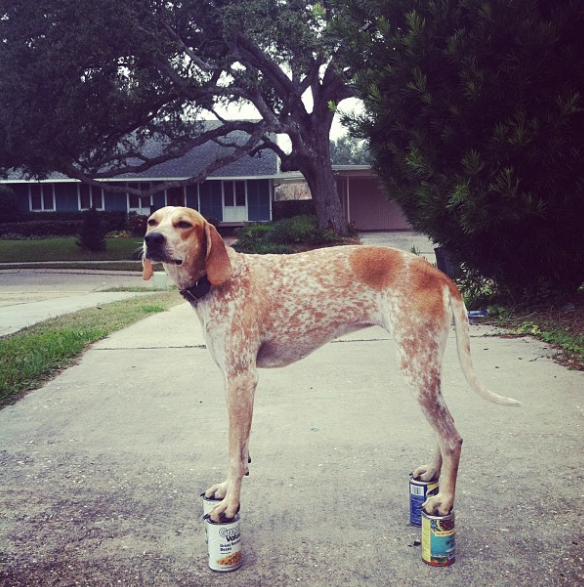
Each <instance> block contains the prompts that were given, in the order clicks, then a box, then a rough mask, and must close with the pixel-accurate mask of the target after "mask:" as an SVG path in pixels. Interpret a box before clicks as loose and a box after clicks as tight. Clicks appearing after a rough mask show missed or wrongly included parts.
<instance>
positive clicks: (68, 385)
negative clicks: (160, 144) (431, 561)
mask: <svg viewBox="0 0 584 587" xmlns="http://www.w3.org/2000/svg"><path fill="white" fill-rule="evenodd" d="M487 333H488V329H487V328H485V327H480V326H473V329H472V334H473V340H472V351H473V357H474V360H475V363H476V368H477V371H478V373H479V377H480V378H481V380H482V381H483V382H484V383H485V384H486V385H488V386H489V387H490V388H492V389H493V390H494V391H496V392H497V393H500V394H502V395H506V396H511V397H515V398H516V399H518V400H520V401H522V402H523V404H524V405H523V407H522V408H520V409H512V408H505V407H502V406H496V405H492V404H489V403H487V402H485V401H484V400H482V399H481V398H479V397H477V396H475V395H474V394H473V393H472V392H471V391H470V390H469V388H468V387H467V385H466V383H465V382H464V380H463V377H462V374H461V372H460V368H459V367H458V363H457V359H456V352H455V345H454V340H453V339H452V340H450V342H449V345H448V348H447V352H446V359H445V365H444V396H445V399H446V401H447V403H448V405H449V407H450V409H451V411H452V413H453V415H454V418H455V420H456V423H457V426H458V428H459V431H460V432H461V434H462V436H463V438H464V447H463V452H462V463H461V468H460V475H459V484H458V496H457V505H456V516H457V518H456V520H457V521H456V528H457V562H456V563H455V564H454V565H453V566H452V567H449V568H443V569H438V568H432V567H428V566H426V565H424V564H423V563H422V562H421V560H420V554H421V553H420V547H419V545H418V544H417V542H416V541H417V540H418V539H419V531H418V530H417V529H415V528H413V527H411V526H409V525H408V523H407V518H408V473H409V471H411V470H412V469H413V468H414V467H415V466H417V465H418V464H420V463H421V462H423V461H425V460H426V459H427V458H428V457H429V455H430V454H431V451H432V448H433V444H434V441H433V438H432V435H431V433H430V430H429V427H428V425H427V424H426V423H425V421H424V419H423V417H422V415H421V412H420V410H419V408H418V407H417V406H416V405H415V403H414V401H413V400H412V398H411V396H410V394H409V392H408V390H407V388H406V387H405V384H404V383H403V381H402V378H401V376H400V374H399V372H398V370H397V366H396V361H395V358H394V353H393V349H392V343H391V341H388V340H387V339H388V336H387V334H386V333H385V332H384V331H382V330H378V329H368V330H364V331H361V332H358V333H356V334H354V335H353V336H351V337H345V338H344V339H342V340H341V341H339V342H335V343H332V344H329V345H327V346H325V347H324V348H323V349H321V350H319V351H317V352H316V353H314V354H313V355H311V356H310V357H308V358H307V359H305V360H304V361H301V362H299V363H296V364H294V365H292V366H290V367H287V368H285V369H272V370H262V371H261V372H260V385H259V387H258V392H257V394H256V410H255V414H254V425H253V432H252V438H251V455H252V459H253V462H252V464H251V475H250V477H249V478H246V479H245V480H244V487H243V495H242V511H241V516H242V521H241V525H242V526H241V527H242V544H243V549H244V553H245V562H244V566H243V567H242V568H241V569H240V570H239V571H236V572H233V573H228V574H218V573H213V572H211V571H210V570H209V569H208V567H207V561H206V546H205V538H204V535H203V526H202V522H201V519H200V515H201V503H200V498H199V493H200V492H201V491H202V490H204V489H205V488H206V487H207V486H208V485H210V484H211V483H214V482H216V481H218V480H222V479H223V478H224V475H225V467H226V461H227V455H226V451H227V417H226V410H225V401H224V392H223V389H222V376H221V374H220V372H219V370H218V369H217V367H216V365H215V364H214V362H213V361H212V359H211V357H210V355H209V354H208V352H207V350H206V349H205V348H204V346H203V345H204V343H203V338H202V333H201V331H200V326H199V322H198V320H197V318H196V316H195V315H194V312H193V311H192V309H191V308H190V307H189V306H188V305H187V304H181V305H179V306H175V307H174V308H172V309H171V310H170V311H168V312H164V313H161V314H156V315H153V316H151V317H149V318H147V319H146V320H143V321H141V322H139V323H137V324H135V325H133V326H131V327H130V328H127V329H126V330H123V331H120V332H118V333H116V334H114V335H112V336H110V337H108V338H106V339H105V340H103V341H101V342H100V343H98V344H96V345H94V346H93V347H92V348H91V350H89V351H88V352H87V353H86V354H85V355H84V357H83V359H82V361H81V362H80V363H79V364H78V365H76V366H74V367H72V368H70V369H67V370H66V371H64V372H63V373H62V374H61V375H59V376H58V377H57V378H55V379H54V380H53V381H51V382H50V383H48V384H47V385H46V386H45V387H43V388H42V389H40V390H38V391H35V392H32V393H30V394H29V395H28V396H26V397H25V398H23V399H22V400H21V401H19V402H18V403H17V404H15V405H14V406H10V407H8V408H6V409H4V410H2V411H1V412H0V464H1V468H0V483H1V486H2V495H3V508H2V509H3V514H2V517H0V564H1V567H0V568H1V570H0V586H1V587H19V586H22V587H35V586H42V587H49V586H50V587H65V586H72V585H84V586H92V587H109V586H120V585H121V586H126V587H129V586H131V587H142V586H148V587H151V586H153V587H159V586H164V587H167V586H168V587H187V586H188V587H198V586H201V587H203V586H204V587H214V586H221V587H230V586H233V587H236V586H237V587H241V586H245V587H260V586H266V585H269V586H274V587H288V586H292V585H307V586H311V587H332V586H336V585H339V586H341V585H342V586H343V587H363V586H365V585H367V587H385V586H388V585H396V586H397V585H399V586H400V587H401V586H420V587H425V586H428V587H430V586H431V587H435V586H436V585H440V587H459V586H461V585H464V586H465V587H484V586H486V585H489V586H509V587H520V586H526V587H527V586H529V587H533V586H559V585H566V586H568V585H570V586H573V585H577V584H582V583H583V582H584V562H583V558H584V555H583V551H584V548H583V546H584V530H583V523H582V514H584V508H583V505H582V504H583V503H584V499H583V498H584V490H583V487H584V468H583V465H584V436H583V432H584V430H583V426H584V418H583V415H584V414H583V412H584V402H583V398H582V389H584V374H583V373H581V372H571V371H567V370H566V369H564V368H563V367H561V366H559V365H557V364H555V363H554V362H553V361H551V360H550V359H549V358H548V356H549V351H548V350H547V349H546V346H545V345H544V344H542V343H540V342H538V341H535V340H532V339H528V338H522V339H508V338H500V337H488V336H486V337H485V336H483V335H484V334H487Z"/></svg>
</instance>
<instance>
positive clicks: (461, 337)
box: [450, 284, 521, 406]
mask: <svg viewBox="0 0 584 587" xmlns="http://www.w3.org/2000/svg"><path fill="white" fill-rule="evenodd" d="M450 307H451V308H452V314H453V316H454V330H455V333H456V350H457V351H458V360H459V361H460V366H461V368H462V372H463V373H464V376H465V377H466V380H467V381H468V384H469V385H470V386H471V387H472V388H473V390H474V391H475V392H476V393H478V394H479V395H480V396H481V397H483V398H485V399H486V400H488V401H490V402H493V403H494V404H501V405H504V406H520V405H521V403H520V402H518V401H517V400H514V399H511V398H510V397H504V396H502V395H498V394H496V393H493V392H492V391H489V390H488V389H487V388H486V387H485V386H484V385H483V384H482V383H481V382H480V381H479V379H478V377H477V374H476V373H475V370H474V367H473V364H472V359H471V357H470V332H469V324H468V313H467V311H466V307H465V305H464V302H463V300H462V296H461V295H460V292H459V291H458V289H456V287H455V286H454V284H451V285H450Z"/></svg>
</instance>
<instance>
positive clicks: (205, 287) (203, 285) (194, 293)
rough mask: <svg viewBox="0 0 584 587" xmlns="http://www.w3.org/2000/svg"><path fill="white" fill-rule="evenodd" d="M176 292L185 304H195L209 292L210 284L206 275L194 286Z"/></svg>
mask: <svg viewBox="0 0 584 587" xmlns="http://www.w3.org/2000/svg"><path fill="white" fill-rule="evenodd" d="M178 291H179V293H180V295H181V296H182V297H183V298H184V299H185V300H186V301H187V302H192V303H195V304H196V303H197V302H198V301H199V300H200V299H201V298H204V297H205V296H206V295H207V294H208V293H209V292H210V291H211V282H210V281H209V280H208V279H207V276H206V275H203V277H201V279H199V281H197V283H195V285H191V287H187V288H186V289H179V290H178Z"/></svg>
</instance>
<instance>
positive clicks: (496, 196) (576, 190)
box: [345, 0, 584, 297]
mask: <svg viewBox="0 0 584 587" xmlns="http://www.w3.org/2000/svg"><path fill="white" fill-rule="evenodd" d="M351 4H354V5H355V6H358V7H359V9H361V8H364V9H365V10H366V11H367V12H366V14H362V13H361V14H360V15H359V17H358V18H357V22H356V23H352V25H351V26H350V27H348V28H347V31H345V32H346V33H347V35H348V37H347V39H346V46H347V51H349V52H353V59H354V65H355V67H356V68H357V69H358V71H359V73H358V75H357V79H356V87H357V89H358V92H359V94H360V97H361V98H363V100H364V104H365V108H366V113H365V115H364V116H362V117H361V118H360V119H357V120H356V121H355V124H354V130H357V131H358V132H359V133H360V134H361V136H364V137H367V138H369V139H370V146H371V151H372V154H373V158H374V167H375V169H376V170H377V172H378V173H379V175H380V177H381V178H382V179H383V182H384V184H385V186H386V188H387V193H388V194H389V195H390V197H391V198H392V199H394V200H395V201H397V202H398V203H399V204H400V206H401V208H402V209H403V210H404V212H405V214H406V216H407V218H408V220H409V221H410V223H411V224H412V225H413V227H414V228H415V229H416V230H418V231H420V232H422V233H424V234H426V235H428V236H430V237H431V238H432V240H433V241H434V242H436V243H438V244H439V245H441V246H443V247H445V248H446V249H447V250H448V251H449V253H450V254H451V256H452V257H453V259H454V260H455V261H456V262H458V263H461V264H462V265H463V268H466V270H467V273H468V275H473V274H476V273H478V274H480V275H482V276H483V277H486V278H489V279H491V280H493V282H495V283H496V285H497V286H498V287H499V288H500V289H501V290H502V291H503V290H506V291H509V292H513V293H514V295H516V296H517V297H522V296H524V295H533V294H534V293H537V292H546V291H550V290H555V291H556V292H562V291H565V292H570V291H572V292H573V291H575V290H576V289H577V288H578V286H579V285H580V284H581V283H582V282H583V280H584V181H583V176H582V161H583V159H582V154H583V153H584V68H583V67H582V61H583V59H584V35H583V34H582V30H583V28H584V12H583V11H582V3H581V1H576V0H563V1H562V2H550V1H548V0H545V1H544V0H538V1H534V0H514V1H513V2H509V1H508V0H492V1H490V2H485V1H484V0H464V1H463V0H460V1H459V0H445V1H441V2H424V1H422V0H367V1H365V2H354V3H351ZM365 23H367V24H365ZM351 37H352V38H351ZM353 50H354V51H353Z"/></svg>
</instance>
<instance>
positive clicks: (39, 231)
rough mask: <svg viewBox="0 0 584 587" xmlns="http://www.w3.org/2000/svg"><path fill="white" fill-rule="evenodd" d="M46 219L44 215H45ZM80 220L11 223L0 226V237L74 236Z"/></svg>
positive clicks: (79, 225) (77, 231) (79, 226)
mask: <svg viewBox="0 0 584 587" xmlns="http://www.w3.org/2000/svg"><path fill="white" fill-rule="evenodd" d="M45 218H46V215H45ZM81 223H82V221H81V220H45V221H44V222H41V221H38V220H35V221H33V222H12V223H10V224H0V236H1V237H3V238H8V235H19V236H20V237H24V238H29V237H41V238H43V237H44V238H46V237H51V236H74V235H76V234H78V233H79V229H80V228H81Z"/></svg>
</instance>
